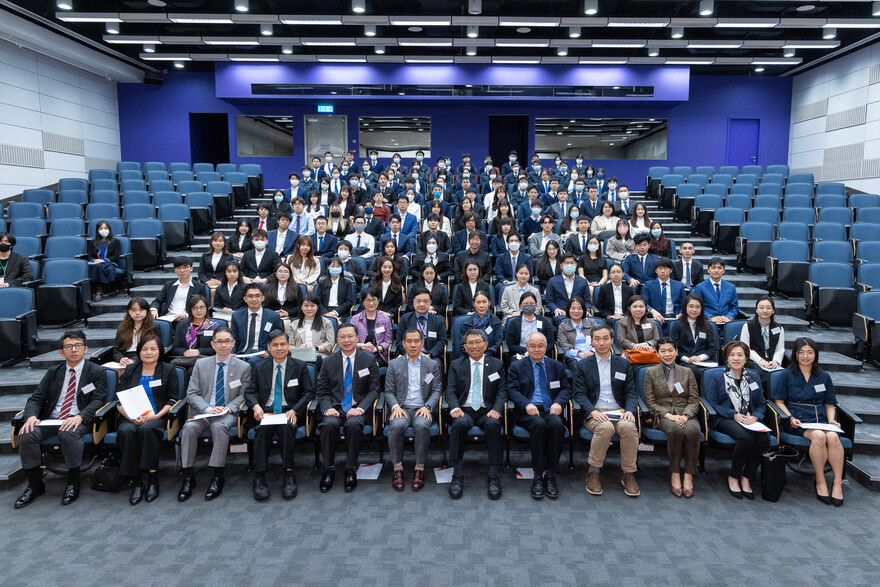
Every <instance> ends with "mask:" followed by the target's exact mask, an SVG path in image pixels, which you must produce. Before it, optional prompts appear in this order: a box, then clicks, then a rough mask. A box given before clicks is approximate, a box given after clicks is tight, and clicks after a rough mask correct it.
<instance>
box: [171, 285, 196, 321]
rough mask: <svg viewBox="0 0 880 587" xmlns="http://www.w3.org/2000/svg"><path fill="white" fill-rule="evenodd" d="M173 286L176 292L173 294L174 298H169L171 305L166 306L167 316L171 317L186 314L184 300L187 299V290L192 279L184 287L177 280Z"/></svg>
mask: <svg viewBox="0 0 880 587" xmlns="http://www.w3.org/2000/svg"><path fill="white" fill-rule="evenodd" d="M174 285H176V286H177V291H176V292H175V293H174V297H173V298H171V304H169V305H168V314H169V315H171V316H177V315H178V314H186V299H187V297H189V295H188V294H189V288H191V287H192V285H193V282H192V279H190V280H189V283H187V284H186V285H183V284H182V283H180V280H179V279H178V280H177V281H175V282H174Z"/></svg>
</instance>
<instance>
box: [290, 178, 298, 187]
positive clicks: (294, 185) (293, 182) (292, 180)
mask: <svg viewBox="0 0 880 587" xmlns="http://www.w3.org/2000/svg"><path fill="white" fill-rule="evenodd" d="M290 185H292V186H293V187H296V186H298V185H299V180H298V179H291V180H290Z"/></svg>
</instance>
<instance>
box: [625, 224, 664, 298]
mask: <svg viewBox="0 0 880 587" xmlns="http://www.w3.org/2000/svg"><path fill="white" fill-rule="evenodd" d="M633 242H635V245H636V253H635V255H627V256H626V257H625V258H624V259H623V263H621V265H622V266H623V278H624V279H625V280H626V282H627V283H629V284H630V285H631V286H633V287H636V288H637V287H638V286H640V285H642V284H645V283H648V282H649V281H651V280H652V279H654V278H656V277H657V272H656V271H655V270H654V267H655V265H656V263H657V259H658V257H657V255H652V254H650V253H649V252H648V249H649V248H651V235H649V234H648V233H646V232H640V233H638V234H636V236H635V237H634V238H633Z"/></svg>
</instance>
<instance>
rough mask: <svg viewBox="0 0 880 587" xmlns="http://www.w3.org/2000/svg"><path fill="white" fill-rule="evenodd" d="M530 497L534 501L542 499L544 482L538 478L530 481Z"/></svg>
mask: <svg viewBox="0 0 880 587" xmlns="http://www.w3.org/2000/svg"><path fill="white" fill-rule="evenodd" d="M532 497H533V498H535V499H543V497H544V480H543V479H541V478H540V477H538V478H536V479H533V480H532Z"/></svg>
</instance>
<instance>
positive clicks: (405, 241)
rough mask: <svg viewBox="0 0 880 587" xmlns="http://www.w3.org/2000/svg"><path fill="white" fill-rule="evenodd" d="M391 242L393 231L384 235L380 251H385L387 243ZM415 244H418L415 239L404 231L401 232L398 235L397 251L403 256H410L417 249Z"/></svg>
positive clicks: (380, 243)
mask: <svg viewBox="0 0 880 587" xmlns="http://www.w3.org/2000/svg"><path fill="white" fill-rule="evenodd" d="M390 240H392V235H391V231H388V232H386V233H385V234H384V235H382V239H381V241H380V242H379V250H380V251H381V250H383V249H382V247H384V246H385V242H386V241H390ZM415 244H416V241H415V239H414V238H413V237H412V236H410V235H408V234H406V233H405V232H403V230H401V231H400V232H399V233H398V236H397V251H398V252H399V253H400V254H401V255H409V254H410V253H411V252H412V251H413V248H415Z"/></svg>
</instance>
